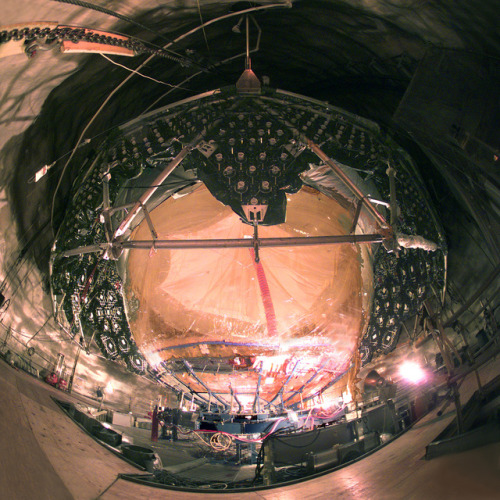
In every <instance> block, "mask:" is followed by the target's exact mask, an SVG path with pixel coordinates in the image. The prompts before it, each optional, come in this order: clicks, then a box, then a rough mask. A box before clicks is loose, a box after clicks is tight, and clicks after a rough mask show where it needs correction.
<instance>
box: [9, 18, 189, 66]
mask: <svg viewBox="0 0 500 500" xmlns="http://www.w3.org/2000/svg"><path fill="white" fill-rule="evenodd" d="M42 39H45V44H46V45H51V44H52V43H54V42H56V41H57V42H62V41H70V42H73V43H78V42H80V41H84V42H89V43H100V44H103V45H114V46H117V47H123V48H126V49H129V50H132V51H133V52H134V53H135V54H136V55H139V54H150V55H155V56H159V57H164V58H165V59H170V60H171V61H174V62H177V63H179V64H181V65H182V66H189V64H190V63H189V61H187V60H186V59H183V58H181V57H176V56H174V55H172V54H170V53H169V52H167V51H166V50H164V49H161V48H157V49H154V48H150V47H147V46H146V45H144V43H142V42H140V41H139V40H135V39H132V38H128V39H123V38H117V37H113V36H108V35H99V34H97V33H93V32H92V31H90V30H87V29H85V28H70V27H64V28H59V27H57V28H53V29H51V28H21V29H17V28H15V29H12V30H10V31H7V30H3V31H0V45H1V44H3V43H7V42H10V41H12V40H15V41H20V40H24V41H25V43H30V42H38V41H40V40H42Z"/></svg>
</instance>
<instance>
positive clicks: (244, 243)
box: [59, 234, 384, 257]
mask: <svg viewBox="0 0 500 500" xmlns="http://www.w3.org/2000/svg"><path fill="white" fill-rule="evenodd" d="M257 241H258V246H259V248H260V247H291V246H311V245H336V244H344V243H381V242H382V241H384V236H383V235H381V234H345V235H344V234H342V235H336V236H310V237H302V236H301V237H292V238H259V239H258V240H257ZM153 244H154V247H155V248H156V249H160V248H163V249H197V248H254V245H255V241H254V239H253V238H252V239H250V238H242V239H227V240H223V239H217V240H137V241H130V240H129V241H123V242H114V243H98V244H96V245H88V246H84V247H78V248H73V249H71V250H65V251H64V252H61V253H60V254H59V255H61V256H63V257H71V256H73V255H82V254H85V253H93V252H101V251H105V250H108V249H109V248H110V247H113V248H115V249H116V250H121V249H138V250H150V249H151V247H152V246H153Z"/></svg>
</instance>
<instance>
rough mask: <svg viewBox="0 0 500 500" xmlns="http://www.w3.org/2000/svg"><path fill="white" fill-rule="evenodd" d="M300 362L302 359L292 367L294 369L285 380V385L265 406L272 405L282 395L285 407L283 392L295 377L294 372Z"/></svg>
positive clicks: (282, 405) (282, 404)
mask: <svg viewBox="0 0 500 500" xmlns="http://www.w3.org/2000/svg"><path fill="white" fill-rule="evenodd" d="M299 363H300V359H299V360H298V361H297V362H296V363H295V365H294V367H293V368H292V371H291V372H290V375H288V377H287V378H286V380H285V381H284V382H283V385H282V386H281V388H280V390H279V391H278V392H277V393H276V394H275V396H274V397H273V399H271V401H269V403H268V404H267V405H266V406H265V408H268V407H269V406H271V405H272V404H273V402H274V401H275V400H276V399H277V398H278V397H280V396H281V407H282V408H284V404H285V403H284V401H283V392H284V390H285V387H286V384H288V382H290V380H291V378H292V377H293V374H294V373H295V370H296V369H297V366H299Z"/></svg>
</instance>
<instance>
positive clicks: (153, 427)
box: [151, 405, 158, 443]
mask: <svg viewBox="0 0 500 500" xmlns="http://www.w3.org/2000/svg"><path fill="white" fill-rule="evenodd" d="M151 424H152V425H151V441H154V442H155V443H156V442H158V405H156V406H155V409H154V410H153V415H152V418H151Z"/></svg>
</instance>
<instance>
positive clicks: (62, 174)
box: [50, 1, 292, 235]
mask: <svg viewBox="0 0 500 500" xmlns="http://www.w3.org/2000/svg"><path fill="white" fill-rule="evenodd" d="M291 6H292V4H291V2H290V1H287V2H286V3H279V4H269V5H263V6H259V7H251V8H249V9H245V10H243V11H239V12H233V13H230V14H226V15H224V16H221V17H218V18H216V19H212V20H210V21H207V22H206V23H203V24H202V25H201V26H198V27H197V28H194V29H192V30H190V31H188V32H187V33H184V34H183V35H181V36H179V37H177V38H176V39H175V40H174V41H172V42H169V43H167V44H166V45H164V46H163V47H162V48H163V49H164V50H167V49H168V48H169V47H171V46H172V45H174V44H176V43H178V42H179V41H181V40H183V39H184V38H186V37H188V36H189V35H191V34H192V33H195V32H196V31H198V30H199V29H204V28H205V27H206V26H209V25H211V24H213V23H215V22H218V21H221V20H223V19H228V18H230V17H234V16H241V15H243V14H247V13H250V12H256V11H259V10H264V9H270V8H275V7H280V8H282V7H291ZM154 57H155V54H152V55H150V56H148V57H147V59H146V60H144V61H143V62H142V63H141V64H140V65H139V66H138V67H137V68H136V71H140V70H141V69H142V68H144V67H145V66H146V65H147V64H148V63H149V62H150V61H152V60H153V58H154ZM134 75H135V73H130V74H129V75H128V76H127V77H126V78H125V79H124V80H122V82H121V83H119V84H118V85H117V86H116V87H115V88H114V89H113V90H112V91H111V92H110V93H109V94H108V96H107V97H106V99H105V100H104V101H103V102H102V104H101V105H100V106H99V108H98V109H97V111H96V112H95V113H94V115H93V116H92V118H91V119H90V120H89V121H88V123H87V125H86V126H85V127H84V128H83V130H82V132H81V134H80V136H79V137H78V140H77V142H76V145H75V147H74V148H73V150H72V151H71V155H70V157H69V158H68V160H67V161H66V163H65V164H64V166H63V169H62V172H61V174H60V176H59V179H58V181H57V184H56V187H55V189H54V194H53V196H52V207H51V211H50V224H51V227H52V232H53V234H54V235H55V228H54V209H55V203H56V198H57V193H58V192H59V189H60V187H61V183H62V179H63V177H64V174H65V173H66V170H67V168H68V166H69V164H70V163H71V160H72V159H73V157H74V156H75V151H76V149H77V148H78V147H79V146H80V143H81V142H82V140H83V138H84V137H85V134H86V133H87V131H88V130H89V128H90V126H91V125H92V124H93V123H94V121H95V119H96V118H97V117H98V116H99V114H100V113H101V111H102V110H103V109H104V107H105V106H106V105H107V104H108V102H109V101H110V100H111V98H112V97H113V96H114V95H115V94H116V93H117V92H118V91H119V90H120V89H121V88H122V87H123V86H124V85H125V84H126V83H127V82H128V81H129V80H130V79H131V78H132V77H133V76H134ZM183 83H185V82H182V83H181V85H182V84H183ZM172 90H173V89H171V90H170V91H169V92H171V91H172Z"/></svg>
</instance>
